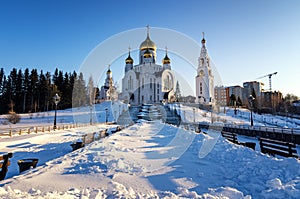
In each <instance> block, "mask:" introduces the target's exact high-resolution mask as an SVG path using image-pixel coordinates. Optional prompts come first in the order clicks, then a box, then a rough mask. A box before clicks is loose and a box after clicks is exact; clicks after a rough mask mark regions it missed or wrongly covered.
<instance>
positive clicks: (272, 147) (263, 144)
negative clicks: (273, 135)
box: [258, 138, 298, 158]
mask: <svg viewBox="0 0 300 199" xmlns="http://www.w3.org/2000/svg"><path fill="white" fill-rule="evenodd" d="M258 140H259V145H260V150H261V152H262V153H266V154H270V155H272V156H275V155H280V156H283V157H294V158H298V155H297V151H296V144H294V143H290V142H283V141H278V140H271V139H267V138H258Z"/></svg>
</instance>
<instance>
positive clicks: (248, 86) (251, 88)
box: [242, 81, 264, 108]
mask: <svg viewBox="0 0 300 199" xmlns="http://www.w3.org/2000/svg"><path fill="white" fill-rule="evenodd" d="M263 86H264V84H263V83H261V82H257V81H251V82H244V83H243V87H244V93H243V99H242V100H243V102H244V104H245V105H249V101H248V98H249V96H250V95H252V94H253V92H254V93H255V95H256V96H255V97H256V102H257V107H258V108H260V107H261V104H262V91H263Z"/></svg>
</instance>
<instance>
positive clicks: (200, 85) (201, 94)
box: [200, 83, 202, 95]
mask: <svg viewBox="0 0 300 199" xmlns="http://www.w3.org/2000/svg"><path fill="white" fill-rule="evenodd" d="M200 94H201V95H202V83H200Z"/></svg>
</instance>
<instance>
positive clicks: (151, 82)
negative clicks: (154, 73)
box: [150, 78, 152, 89]
mask: <svg viewBox="0 0 300 199" xmlns="http://www.w3.org/2000/svg"><path fill="white" fill-rule="evenodd" d="M150 89H152V78H150Z"/></svg>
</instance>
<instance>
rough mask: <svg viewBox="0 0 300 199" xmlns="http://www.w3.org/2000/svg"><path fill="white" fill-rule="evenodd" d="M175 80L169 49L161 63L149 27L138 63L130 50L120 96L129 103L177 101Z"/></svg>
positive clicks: (141, 46) (140, 48)
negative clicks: (135, 62)
mask: <svg viewBox="0 0 300 199" xmlns="http://www.w3.org/2000/svg"><path fill="white" fill-rule="evenodd" d="M174 82H175V76H174V73H173V71H172V69H171V60H170V58H169V57H168V52H167V50H166V55H165V57H164V59H163V60H162V65H160V64H157V59H156V45H155V43H154V42H153V41H152V40H151V39H150V34H149V28H148V30H147V37H146V39H145V41H143V42H142V43H141V45H140V47H139V60H138V64H136V65H134V60H133V59H132V58H131V55H130V51H129V53H128V57H127V58H126V60H125V74H124V77H123V78H122V93H121V95H120V97H121V99H122V100H123V101H124V102H125V103H130V104H143V103H149V104H154V103H160V102H164V101H166V102H170V101H174V100H175V95H174V84H175V83H174Z"/></svg>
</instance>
